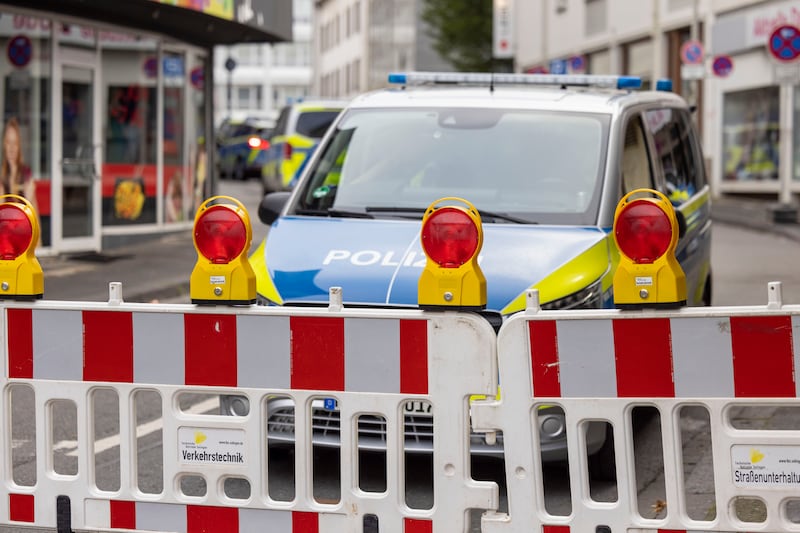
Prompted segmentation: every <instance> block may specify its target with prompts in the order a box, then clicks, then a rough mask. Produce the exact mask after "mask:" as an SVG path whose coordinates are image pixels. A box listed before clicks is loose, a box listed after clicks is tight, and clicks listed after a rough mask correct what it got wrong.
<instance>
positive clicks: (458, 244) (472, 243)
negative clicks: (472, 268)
mask: <svg viewBox="0 0 800 533" xmlns="http://www.w3.org/2000/svg"><path fill="white" fill-rule="evenodd" d="M478 240H479V236H478V228H477V227H476V226H475V223H474V222H473V221H472V219H471V218H470V216H469V215H468V214H467V213H465V212H464V211H462V210H460V209H457V208H453V207H442V208H439V209H438V210H437V211H435V212H434V213H433V214H432V215H431V216H430V217H428V220H427V221H426V223H425V226H423V228H422V247H423V248H424V249H425V253H426V254H427V255H428V257H430V258H431V259H432V260H433V261H434V262H435V263H436V264H438V265H439V266H441V267H443V268H458V267H460V266H461V265H463V264H464V263H466V262H467V261H469V260H470V259H471V258H472V256H473V255H475V252H476V251H477V249H478Z"/></svg>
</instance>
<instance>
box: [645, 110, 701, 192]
mask: <svg viewBox="0 0 800 533" xmlns="http://www.w3.org/2000/svg"><path fill="white" fill-rule="evenodd" d="M645 117H646V122H647V126H648V128H649V129H650V133H651V134H652V135H653V141H654V144H655V147H656V155H657V156H658V157H657V158H656V160H657V161H658V162H659V163H660V164H661V171H662V173H663V175H664V181H665V185H666V188H667V190H666V194H667V196H668V197H669V199H670V200H671V201H672V203H673V204H675V205H680V204H682V203H683V202H685V201H686V200H688V199H689V198H691V197H692V196H693V195H694V194H695V193H696V192H697V191H699V190H700V189H701V188H702V187H703V186H704V185H705V176H704V173H703V163H702V161H701V160H700V158H699V154H697V152H696V151H695V146H696V145H697V140H696V138H695V133H694V130H693V129H692V124H691V117H690V116H689V113H688V111H686V110H683V109H671V108H664V109H656V110H653V111H648V112H647V113H646V114H645Z"/></svg>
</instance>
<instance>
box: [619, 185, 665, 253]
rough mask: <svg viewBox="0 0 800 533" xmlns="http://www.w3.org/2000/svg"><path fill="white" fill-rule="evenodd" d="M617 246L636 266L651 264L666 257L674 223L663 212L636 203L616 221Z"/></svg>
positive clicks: (653, 206) (640, 201) (651, 204)
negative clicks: (663, 256) (637, 264)
mask: <svg viewBox="0 0 800 533" xmlns="http://www.w3.org/2000/svg"><path fill="white" fill-rule="evenodd" d="M614 234H615V236H616V237H617V245H618V246H619V248H620V250H621V251H622V253H624V254H625V255H626V256H628V257H630V258H631V259H632V260H633V262H634V263H639V264H649V263H652V262H653V261H655V260H656V259H658V258H659V257H661V256H662V255H664V254H665V253H666V251H667V249H668V248H669V244H670V242H672V223H671V222H670V219H669V217H668V216H667V214H666V213H665V212H664V210H663V209H661V208H660V207H658V206H657V205H656V204H654V203H652V202H648V201H646V200H637V201H634V202H631V203H629V204H628V205H626V206H625V207H624V208H623V209H622V212H621V213H620V214H619V216H618V217H617V225H616V229H615V233H614Z"/></svg>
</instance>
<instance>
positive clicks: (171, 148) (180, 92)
mask: <svg viewBox="0 0 800 533" xmlns="http://www.w3.org/2000/svg"><path fill="white" fill-rule="evenodd" d="M185 65H186V58H185V57H184V55H183V54H178V53H169V54H164V70H163V73H164V135H163V137H164V145H163V147H162V149H163V151H164V183H163V187H164V188H163V195H164V204H163V205H164V221H165V222H168V223H169V222H180V221H182V220H185V219H186V213H185V212H184V208H183V206H184V202H183V192H184V189H185V188H186V178H187V174H188V172H189V167H188V161H187V160H186V157H185V154H184V142H183V140H184V133H185V117H184V98H185V94H184V93H185V80H186V75H187V73H186V67H185Z"/></svg>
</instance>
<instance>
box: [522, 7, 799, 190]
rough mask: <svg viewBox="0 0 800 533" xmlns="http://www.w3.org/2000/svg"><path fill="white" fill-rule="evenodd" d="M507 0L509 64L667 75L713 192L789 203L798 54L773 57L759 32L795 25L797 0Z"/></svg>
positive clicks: (795, 177)
mask: <svg viewBox="0 0 800 533" xmlns="http://www.w3.org/2000/svg"><path fill="white" fill-rule="evenodd" d="M509 1H510V2H511V3H512V7H513V18H514V23H513V28H514V39H513V41H514V43H515V47H514V59H515V70H517V71H519V72H541V71H556V70H557V71H565V72H586V73H592V74H629V75H638V76H641V77H642V78H643V80H644V83H645V86H652V82H653V80H655V79H658V78H665V77H666V78H670V79H671V80H673V83H674V89H675V90H676V92H678V93H680V94H681V95H683V96H684V97H685V98H686V99H687V100H688V101H689V102H690V103H692V104H694V105H696V106H697V111H696V113H695V117H696V120H697V122H698V125H699V127H700V129H701V131H702V138H703V145H704V149H705V155H706V159H707V160H706V164H707V166H708V169H709V171H710V176H711V183H712V191H713V193H714V194H715V195H716V196H719V195H723V194H751V195H752V194H757V195H767V196H768V197H771V198H774V199H775V200H776V201H778V202H780V203H782V204H791V203H794V200H795V197H796V195H797V193H800V135H798V134H797V133H794V123H795V122H796V121H797V120H800V114H798V113H800V111H798V110H796V108H800V100H798V97H799V96H800V95H798V84H800V72H798V69H800V63H798V62H797V61H795V60H794V59H792V60H788V61H787V60H783V59H780V60H779V59H776V57H775V56H774V54H773V52H772V51H771V47H770V45H769V38H770V36H771V34H772V33H773V31H775V30H776V29H777V28H778V27H779V26H784V25H788V26H800V1H797V0H770V1H753V0H648V1H641V2H640V1H632V0H509ZM690 41H691V42H690ZM698 43H699V45H700V46H699V48H698V47H697V46H696V45H697V44H698ZM698 52H700V54H699V55H698ZM788 53H789V56H787V57H792V58H793V57H795V56H794V54H792V53H791V50H790V51H789V52H788ZM798 53H800V50H798Z"/></svg>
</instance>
